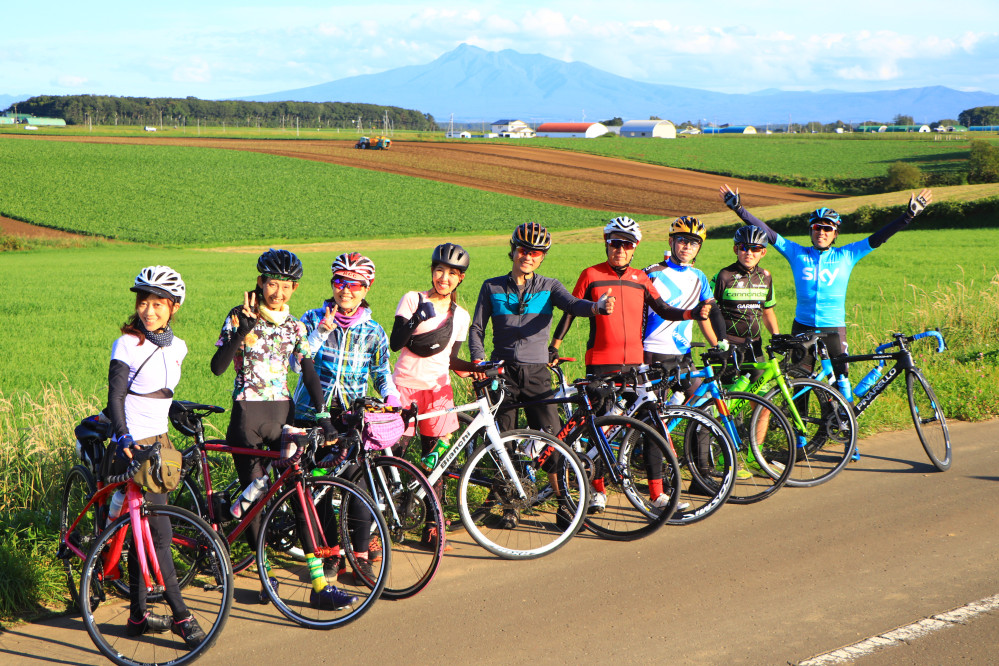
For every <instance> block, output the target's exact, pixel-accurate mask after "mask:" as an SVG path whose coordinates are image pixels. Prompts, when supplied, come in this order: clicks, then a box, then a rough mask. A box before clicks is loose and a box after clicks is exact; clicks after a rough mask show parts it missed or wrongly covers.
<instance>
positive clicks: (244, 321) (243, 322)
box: [236, 311, 257, 338]
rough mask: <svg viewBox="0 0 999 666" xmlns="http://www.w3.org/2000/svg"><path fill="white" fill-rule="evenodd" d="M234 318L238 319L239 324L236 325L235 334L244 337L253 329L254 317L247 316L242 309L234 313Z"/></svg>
mask: <svg viewBox="0 0 999 666" xmlns="http://www.w3.org/2000/svg"><path fill="white" fill-rule="evenodd" d="M236 319H237V320H238V321H239V325H238V326H236V335H238V336H239V337H241V338H245V337H246V335H247V334H248V333H249V332H250V331H252V330H253V327H254V326H256V325H257V320H256V319H253V318H252V317H247V316H246V315H245V314H243V312H242V311H240V312H237V313H236Z"/></svg>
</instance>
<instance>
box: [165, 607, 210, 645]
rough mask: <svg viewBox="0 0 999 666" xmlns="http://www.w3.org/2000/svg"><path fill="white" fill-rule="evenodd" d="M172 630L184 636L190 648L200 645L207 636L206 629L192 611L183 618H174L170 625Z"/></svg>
mask: <svg viewBox="0 0 999 666" xmlns="http://www.w3.org/2000/svg"><path fill="white" fill-rule="evenodd" d="M170 631H172V632H173V633H175V634H177V635H178V636H180V637H181V638H183V639H184V642H185V643H187V647H189V648H196V647H198V646H199V645H201V642H202V641H204V640H205V638H206V636H205V630H204V629H202V628H201V625H200V624H198V621H197V620H195V619H194V616H193V615H191V614H190V613H188V614H187V617H185V618H184V619H183V620H174V621H173V624H172V625H170Z"/></svg>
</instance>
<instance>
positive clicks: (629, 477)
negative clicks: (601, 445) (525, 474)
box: [566, 414, 680, 541]
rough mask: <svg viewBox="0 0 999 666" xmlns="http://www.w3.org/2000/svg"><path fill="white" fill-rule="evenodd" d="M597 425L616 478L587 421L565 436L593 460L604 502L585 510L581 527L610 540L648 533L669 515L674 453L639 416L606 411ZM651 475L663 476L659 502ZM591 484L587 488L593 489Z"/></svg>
mask: <svg viewBox="0 0 999 666" xmlns="http://www.w3.org/2000/svg"><path fill="white" fill-rule="evenodd" d="M596 425H597V427H598V428H600V429H601V430H602V431H603V432H604V436H605V437H606V438H607V441H608V443H609V444H610V448H611V452H612V454H613V455H614V456H616V460H615V462H614V464H615V466H616V470H617V474H618V475H619V476H620V477H621V480H620V481H615V480H614V479H613V478H612V477H611V475H610V471H609V470H607V469H606V467H605V461H604V459H603V456H602V455H601V454H600V453H599V451H598V449H597V448H596V443H595V439H594V435H593V433H592V432H590V429H589V426H588V425H586V424H584V425H583V426H582V427H579V428H576V429H575V430H573V431H572V432H570V433H569V434H568V436H566V444H568V445H569V446H571V447H573V448H574V449H576V450H580V451H585V452H586V455H587V457H589V458H590V460H592V461H593V474H594V477H595V479H594V480H595V481H596V479H603V487H604V491H603V494H604V499H605V503H604V506H603V507H602V508H600V509H599V510H598V511H595V512H593V513H589V512H588V513H587V516H586V522H585V524H586V527H587V528H588V529H590V531H592V532H594V533H595V534H596V535H597V536H599V537H602V538H604V539H612V540H615V541H630V540H632V539H639V538H641V537H644V536H647V535H649V534H652V533H653V532H655V531H656V530H657V529H659V528H660V527H661V526H662V525H663V524H665V523H666V521H667V520H669V519H670V518H671V517H672V516H673V514H674V513H675V512H676V508H677V506H678V504H679V501H680V468H679V465H678V463H677V461H676V455H675V454H674V453H673V450H672V449H671V448H670V447H669V446H667V444H666V442H665V440H663V438H662V437H661V436H660V435H659V433H658V432H656V431H655V429H653V428H652V427H651V426H649V425H646V424H645V423H642V422H641V421H639V420H638V419H633V418H631V417H628V416H617V415H610V414H609V415H606V416H600V417H598V418H597V419H596ZM577 447H578V448H577ZM656 478H660V479H662V492H661V494H660V495H658V496H657V500H658V502H659V503H660V504H661V505H659V504H654V503H653V502H654V500H653V499H652V497H651V493H652V488H651V487H650V483H649V481H650V479H653V480H654V479H656ZM596 483H599V481H596ZM595 487H596V484H594V486H592V487H591V488H590V492H597V491H595V490H594V488H595ZM663 498H665V499H663Z"/></svg>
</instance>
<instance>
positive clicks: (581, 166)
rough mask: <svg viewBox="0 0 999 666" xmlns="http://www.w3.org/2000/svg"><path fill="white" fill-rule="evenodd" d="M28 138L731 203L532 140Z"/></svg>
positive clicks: (677, 201) (682, 207)
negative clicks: (359, 146) (364, 143)
mask: <svg viewBox="0 0 999 666" xmlns="http://www.w3.org/2000/svg"><path fill="white" fill-rule="evenodd" d="M18 138H20V137H18ZM22 140H27V141H48V140H51V141H84V142H90V143H123V144H145V145H158V146H198V147H203V148H224V149H228V150H249V151H255V152H260V153H266V154H269V155H281V156H285V157H294V158H299V159H307V160H315V161H318V162H327V163H331V164H340V165H343V166H350V167H357V168H361V169H373V170H376V171H385V172H389V173H396V174H402V175H406V176H415V177H417V178H429V179H432V180H437V181H441V182H445V183H453V184H455V185H463V186H466V187H474V188H477V189H481V190H488V191H491V192H500V193H502V194H512V195H514V196H518V197H524V198H528V199H535V200H537V201H544V202H548V203H555V204H561V205H565V206H575V207H578V208H588V209H594V210H609V211H622V212H625V211H626V212H628V213H633V214H634V213H641V214H647V215H660V216H663V217H673V216H676V215H703V214H705V213H710V212H717V211H721V210H723V209H724V206H723V205H722V203H721V202H720V201H719V200H718V184H719V183H720V182H721V181H722V178H721V177H720V176H715V175H711V174H704V173H698V172H694V171H685V170H683V169H673V168H670V167H662V166H656V165H652V164H641V163H638V162H630V161H628V160H621V159H616V158H610V157H599V156H595V155H584V154H580V153H571V152H564V151H557V150H550V149H543V148H535V147H533V146H530V145H528V144H525V143H516V144H510V145H506V144H492V143H471V142H469V143H455V142H441V143H432V142H415V141H414V142H406V141H396V142H393V143H392V148H391V149H389V150H356V149H355V148H354V142H353V141H310V140H266V139H256V140H254V139H198V138H180V137H176V138H175V137H149V138H146V137H25V138H23V139H22ZM725 181H726V182H728V183H729V184H730V185H731V186H732V187H733V188H735V187H738V188H739V189H740V191H741V192H742V193H743V195H744V201H745V203H746V205H747V206H748V207H749V208H759V207H761V206H772V205H775V204H782V203H792V202H801V201H819V200H827V199H830V198H833V195H829V194H822V193H817V192H809V191H807V190H800V189H793V188H788V187H781V186H778V185H770V184H767V183H757V182H753V181H748V180H739V179H736V178H726V179H725ZM2 224H3V229H4V233H15V232H9V231H8V221H7V220H3V221H2ZM16 233H20V232H16ZM22 235H23V234H22Z"/></svg>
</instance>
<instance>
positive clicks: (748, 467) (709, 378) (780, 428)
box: [660, 347, 796, 504]
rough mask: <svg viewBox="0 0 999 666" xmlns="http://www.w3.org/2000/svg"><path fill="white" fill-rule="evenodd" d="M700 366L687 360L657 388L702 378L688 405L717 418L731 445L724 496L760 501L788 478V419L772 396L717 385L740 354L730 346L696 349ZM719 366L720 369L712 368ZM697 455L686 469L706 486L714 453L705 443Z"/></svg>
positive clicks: (791, 445)
mask: <svg viewBox="0 0 999 666" xmlns="http://www.w3.org/2000/svg"><path fill="white" fill-rule="evenodd" d="M701 359H702V361H703V362H704V367H703V368H701V369H700V370H697V369H695V368H693V366H692V365H691V366H687V367H686V368H685V369H682V370H678V371H677V372H676V373H675V375H674V376H673V377H672V378H668V379H666V380H664V381H663V382H662V383H661V389H660V390H662V391H665V390H670V391H673V390H676V389H683V388H684V387H685V386H689V385H692V384H691V382H693V381H694V380H696V379H700V380H701V382H702V383H701V384H700V386H698V387H697V388H696V389H695V390H694V391H693V394H692V395H691V396H690V397H689V398H687V400H686V402H685V403H684V404H686V405H687V406H688V407H695V408H699V409H702V410H705V411H707V412H708V413H709V414H711V415H712V416H714V417H715V418H716V419H717V420H718V421H719V423H721V424H722V427H723V428H724V430H725V432H726V434H727V435H728V437H729V439H730V440H731V442H732V444H733V445H734V446H735V450H736V454H735V457H736V464H737V469H736V472H735V483H734V486H733V488H732V493H731V495H729V498H728V501H729V502H732V503H734V504H749V503H752V502H759V501H760V500H763V499H766V498H767V497H770V496H771V495H773V494H774V493H776V492H777V491H778V490H780V488H781V487H782V486H784V484H786V483H787V482H788V479H789V478H790V476H791V471H792V469H793V466H794V460H795V455H796V450H795V447H796V438H795V436H794V433H793V431H792V428H791V424H790V422H789V421H788V419H787V418H786V417H785V416H784V414H783V412H782V411H781V410H780V409H778V407H777V406H776V405H774V403H773V402H771V401H770V400H769V399H766V398H764V397H761V396H758V395H756V394H753V393H747V392H743V391H729V390H727V389H725V388H724V387H722V386H721V383H720V381H719V376H720V375H723V374H724V373H725V369H726V368H727V367H728V365H729V364H733V365H734V366H735V367H736V370H737V371H738V364H739V360H740V359H739V357H738V356H737V355H736V351H735V350H734V349H729V350H725V349H720V348H717V347H715V348H712V349H709V350H708V351H706V352H704V353H703V354H701ZM715 367H720V370H719V374H716V373H715V370H714V368H715ZM698 455H699V460H698V462H697V464H694V465H693V466H692V467H691V473H692V474H693V476H694V478H695V479H696V480H697V483H698V484H699V485H702V486H705V487H711V484H712V483H713V481H712V474H713V473H716V471H717V459H718V454H717V453H716V452H714V451H712V450H711V448H710V447H701V448H700V449H698Z"/></svg>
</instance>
